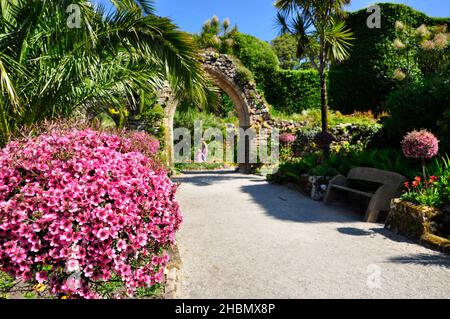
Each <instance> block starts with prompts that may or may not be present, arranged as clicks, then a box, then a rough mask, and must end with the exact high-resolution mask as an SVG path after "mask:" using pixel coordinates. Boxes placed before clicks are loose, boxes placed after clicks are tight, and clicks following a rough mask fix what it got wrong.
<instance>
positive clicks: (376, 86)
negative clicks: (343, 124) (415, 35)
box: [329, 3, 450, 113]
mask: <svg viewBox="0 0 450 319" xmlns="http://www.w3.org/2000/svg"><path fill="white" fill-rule="evenodd" d="M379 5H380V7H381V17H382V21H381V28H380V29H376V28H375V29H369V28H368V27H367V18H368V17H369V15H370V14H369V13H367V12H366V10H365V9H364V10H361V11H358V12H355V13H350V14H349V15H348V17H347V25H348V26H349V27H350V28H351V29H352V30H353V32H354V34H355V37H356V40H355V41H354V46H353V48H352V51H351V57H350V59H349V60H347V61H345V62H343V63H341V64H337V65H334V66H332V68H331V71H330V74H329V79H330V87H329V91H330V92H329V94H330V106H331V107H332V108H333V109H335V110H339V111H341V112H343V113H352V112H354V111H367V110H373V111H382V109H381V106H382V104H383V103H384V101H385V99H386V97H387V95H388V94H389V93H390V92H391V91H392V90H393V89H394V88H395V82H394V81H393V80H392V74H393V72H394V70H395V69H397V68H399V67H403V66H404V65H405V64H406V63H407V61H406V59H403V60H402V58H400V57H399V56H398V52H396V51H395V49H394V47H393V45H392V42H393V41H394V40H395V38H396V34H395V27H394V26H395V22H396V21H402V22H404V23H406V24H408V25H411V26H414V27H419V26H420V25H421V24H426V25H439V24H445V23H448V22H449V20H450V19H436V18H430V17H428V16H427V15H425V14H424V13H421V12H418V11H416V10H414V9H412V8H410V7H408V6H406V5H401V4H392V3H384V4H379ZM417 68H418V66H417Z"/></svg>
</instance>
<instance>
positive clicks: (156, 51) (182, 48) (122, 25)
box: [0, 0, 205, 143]
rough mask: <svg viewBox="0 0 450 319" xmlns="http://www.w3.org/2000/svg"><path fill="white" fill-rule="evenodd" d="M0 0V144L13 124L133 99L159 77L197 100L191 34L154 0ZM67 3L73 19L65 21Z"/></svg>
mask: <svg viewBox="0 0 450 319" xmlns="http://www.w3.org/2000/svg"><path fill="white" fill-rule="evenodd" d="M111 3H112V4H113V5H114V7H115V10H110V11H108V12H107V11H106V9H105V7H104V6H93V5H92V4H91V3H90V2H89V1H87V0H58V1H53V0H9V1H6V0H0V6H1V16H0V84H1V86H0V91H1V92H0V133H1V134H0V143H4V142H5V141H6V140H7V139H8V137H9V136H10V133H11V131H12V130H14V129H16V128H18V127H20V126H22V125H26V124H31V123H34V122H36V121H40V120H42V119H45V118H49V117H53V116H61V115H63V116H68V115H70V114H71V113H72V112H73V110H74V109H76V108H78V107H83V106H89V107H92V106H93V105H123V104H128V105H136V104H137V103H138V102H139V101H138V99H137V98H136V96H137V95H138V94H139V93H141V94H153V93H154V91H155V90H157V89H158V87H160V86H161V84H162V83H163V82H164V81H169V83H170V84H171V86H172V88H173V89H174V91H176V92H182V93H183V94H184V95H189V96H192V97H195V98H197V99H203V100H204V98H205V97H204V95H205V94H204V87H205V81H204V78H203V72H202V69H201V65H200V62H199V59H198V54H197V50H196V44H195V42H194V41H193V39H192V38H191V37H190V36H189V35H187V34H186V33H183V32H181V31H179V30H178V29H177V27H176V26H175V25H174V24H173V23H172V22H171V21H170V20H169V19H167V18H160V17H158V16H156V15H155V12H154V8H153V1H149V0H111ZM69 5H76V6H77V8H79V10H80V26H79V27H72V28H71V27H69V25H68V23H67V20H68V18H69V17H70V16H69V13H67V12H66V11H67V8H68V7H69Z"/></svg>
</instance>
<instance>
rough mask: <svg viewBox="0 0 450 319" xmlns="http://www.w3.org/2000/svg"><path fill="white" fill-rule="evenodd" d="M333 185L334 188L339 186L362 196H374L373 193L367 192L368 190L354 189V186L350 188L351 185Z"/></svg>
mask: <svg viewBox="0 0 450 319" xmlns="http://www.w3.org/2000/svg"><path fill="white" fill-rule="evenodd" d="M331 187H333V188H337V189H341V190H344V191H347V192H351V193H355V194H359V195H362V196H366V197H373V195H374V194H373V193H367V192H363V191H360V190H357V189H353V188H349V187H345V186H340V185H331Z"/></svg>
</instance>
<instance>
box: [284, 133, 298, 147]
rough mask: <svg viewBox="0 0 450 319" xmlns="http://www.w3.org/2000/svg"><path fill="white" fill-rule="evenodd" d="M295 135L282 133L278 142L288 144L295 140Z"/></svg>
mask: <svg viewBox="0 0 450 319" xmlns="http://www.w3.org/2000/svg"><path fill="white" fill-rule="evenodd" d="M295 139H296V138H295V135H293V134H289V133H284V134H281V135H280V143H281V144H283V145H288V144H291V143H294V142H295Z"/></svg>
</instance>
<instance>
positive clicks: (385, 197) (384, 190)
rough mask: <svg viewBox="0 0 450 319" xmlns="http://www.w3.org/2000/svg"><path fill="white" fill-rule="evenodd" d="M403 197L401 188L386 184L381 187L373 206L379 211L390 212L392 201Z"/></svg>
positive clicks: (375, 195) (375, 196)
mask: <svg viewBox="0 0 450 319" xmlns="http://www.w3.org/2000/svg"><path fill="white" fill-rule="evenodd" d="M400 195H401V188H399V187H395V186H393V185H388V184H385V185H383V186H381V187H380V188H379V189H378V190H377V191H376V192H375V194H374V196H373V198H372V202H373V203H372V205H373V206H374V208H376V209H377V210H386V211H387V210H389V209H390V205H391V200H392V199H393V198H396V197H399V196H400Z"/></svg>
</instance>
